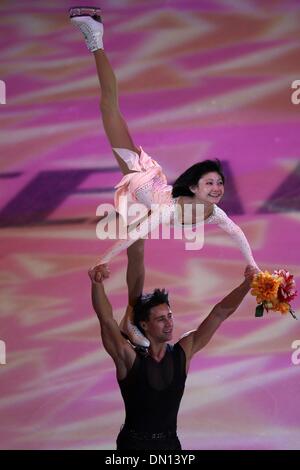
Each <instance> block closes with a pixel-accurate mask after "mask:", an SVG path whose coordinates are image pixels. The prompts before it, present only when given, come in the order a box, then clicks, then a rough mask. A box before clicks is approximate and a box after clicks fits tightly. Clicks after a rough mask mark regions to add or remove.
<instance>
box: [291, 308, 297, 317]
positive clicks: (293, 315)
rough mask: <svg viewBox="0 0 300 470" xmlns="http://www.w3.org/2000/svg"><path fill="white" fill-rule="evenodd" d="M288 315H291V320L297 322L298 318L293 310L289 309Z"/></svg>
mask: <svg viewBox="0 0 300 470" xmlns="http://www.w3.org/2000/svg"><path fill="white" fill-rule="evenodd" d="M290 314H291V315H292V317H293V318H295V320H298V318H297V317H296V315H295V312H294V310H292V309H290Z"/></svg>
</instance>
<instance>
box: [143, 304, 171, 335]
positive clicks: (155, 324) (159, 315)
mask: <svg viewBox="0 0 300 470" xmlns="http://www.w3.org/2000/svg"><path fill="white" fill-rule="evenodd" d="M141 324H142V327H143V328H144V330H145V332H146V335H147V336H148V337H150V338H153V339H154V340H156V341H158V342H161V343H165V342H167V341H170V340H171V339H172V333H173V314H172V312H171V309H170V307H169V305H168V304H160V305H157V306H156V307H152V309H151V311H150V316H149V320H148V321H145V322H141Z"/></svg>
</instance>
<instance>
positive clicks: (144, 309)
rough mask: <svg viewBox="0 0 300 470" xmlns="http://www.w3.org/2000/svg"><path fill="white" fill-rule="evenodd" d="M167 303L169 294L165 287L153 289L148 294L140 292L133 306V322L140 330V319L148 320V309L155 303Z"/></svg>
mask: <svg viewBox="0 0 300 470" xmlns="http://www.w3.org/2000/svg"><path fill="white" fill-rule="evenodd" d="M161 304H167V305H169V307H170V304H169V294H168V292H166V290H165V289H154V291H153V292H151V293H150V294H142V295H140V296H139V297H138V298H137V301H136V303H135V305H134V307H133V323H134V324H135V325H136V326H137V327H138V328H139V329H141V330H143V329H142V328H141V326H140V322H141V321H148V320H149V315H150V310H151V308H153V307H156V306H157V305H161Z"/></svg>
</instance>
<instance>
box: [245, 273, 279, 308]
mask: <svg viewBox="0 0 300 470" xmlns="http://www.w3.org/2000/svg"><path fill="white" fill-rule="evenodd" d="M281 281H282V279H281V277H279V276H274V275H272V274H270V273H269V272H268V271H265V272H260V273H258V274H256V276H255V277H254V279H253V281H252V285H251V287H252V290H251V294H252V295H254V296H256V301H257V303H258V304H260V303H262V302H270V303H273V304H274V302H276V299H277V293H278V288H279V286H280V284H281Z"/></svg>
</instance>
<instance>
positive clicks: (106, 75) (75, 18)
mask: <svg viewBox="0 0 300 470" xmlns="http://www.w3.org/2000/svg"><path fill="white" fill-rule="evenodd" d="M99 13H100V9H97V8H84V7H73V8H71V9H70V17H71V22H72V23H73V24H75V25H76V26H77V27H78V28H79V29H80V30H81V32H82V33H83V35H84V37H85V41H86V44H87V47H88V49H89V50H90V51H91V52H93V55H94V58H95V62H96V68H97V73H98V78H99V84H100V90H101V100H100V110H101V115H102V121H103V127H104V130H105V132H106V135H107V138H108V140H109V142H110V145H111V146H112V147H115V148H125V149H128V150H132V151H134V152H136V153H138V154H139V153H140V150H139V148H138V147H137V146H136V145H135V144H134V142H133V140H132V137H131V135H130V133H129V130H128V126H127V124H126V122H125V119H124V118H123V116H122V114H121V112H120V109H119V100H118V85H117V80H116V76H115V74H114V71H113V69H112V67H111V64H110V62H109V60H108V57H107V55H106V53H105V52H104V47H103V24H102V19H101V17H100V14H99ZM114 155H115V157H116V160H117V162H118V164H119V167H120V170H121V172H122V173H123V174H127V173H131V170H130V169H129V168H128V166H127V164H126V163H125V161H124V160H122V158H121V157H120V156H119V155H118V154H117V153H116V152H114Z"/></svg>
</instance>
